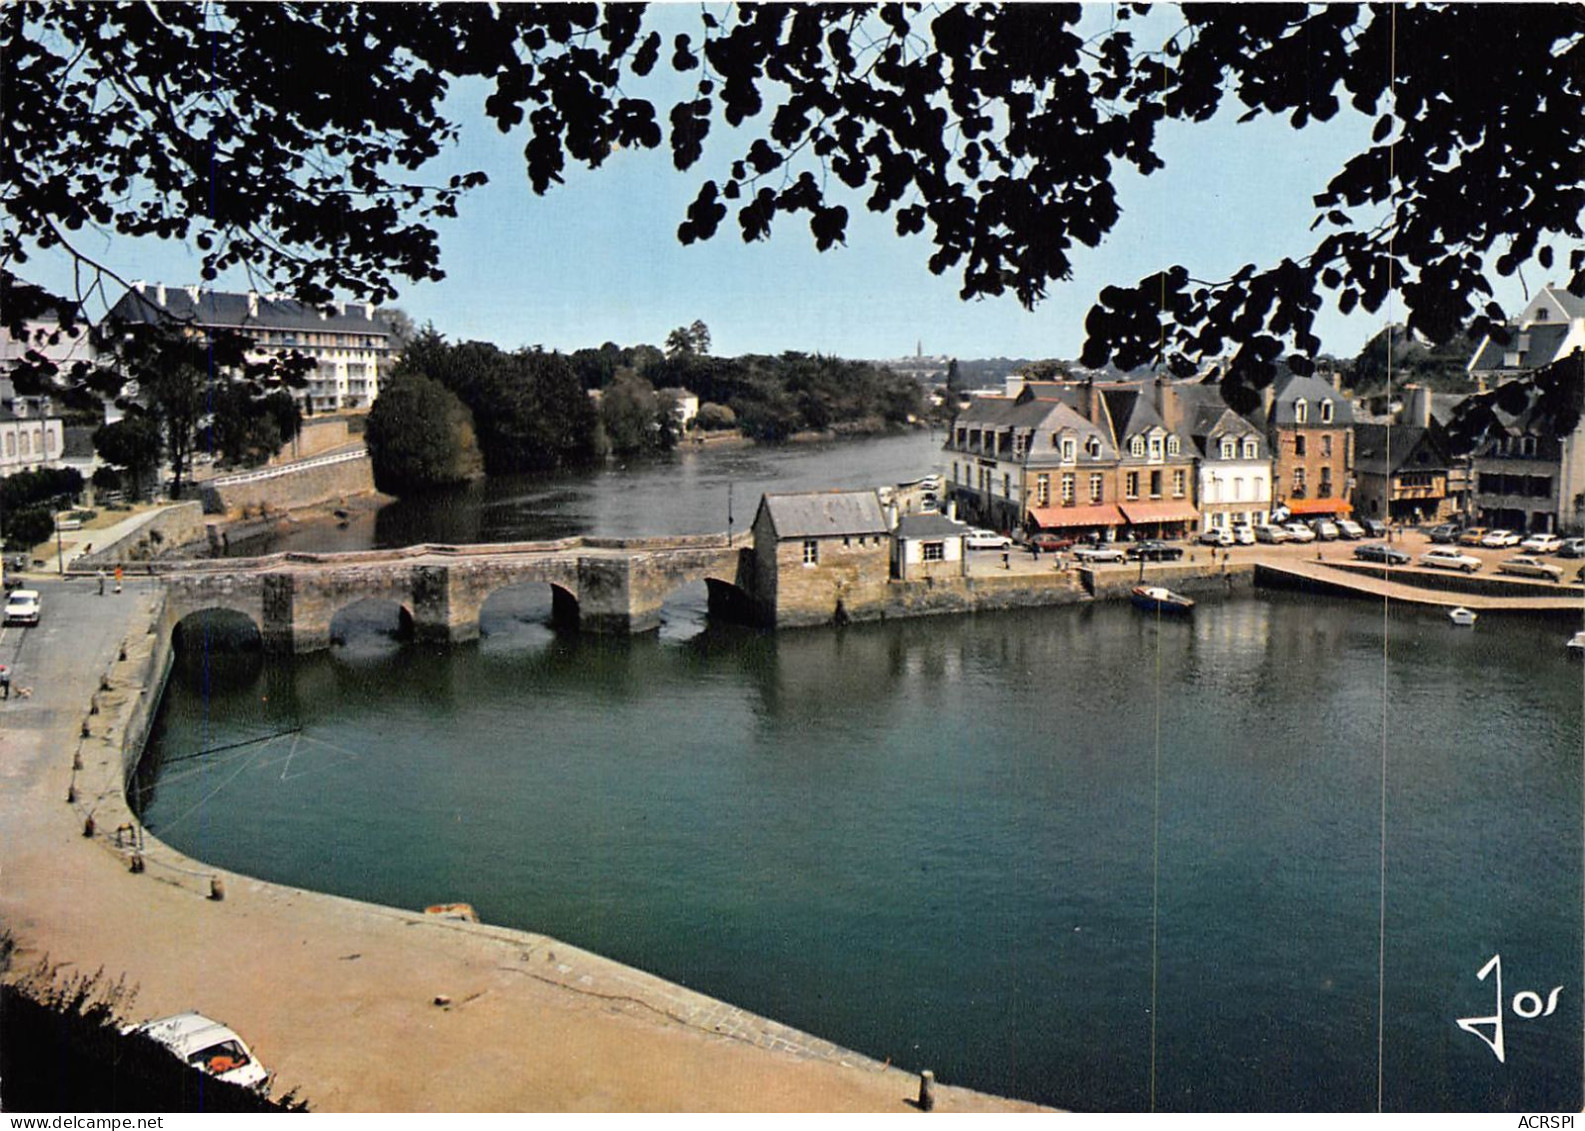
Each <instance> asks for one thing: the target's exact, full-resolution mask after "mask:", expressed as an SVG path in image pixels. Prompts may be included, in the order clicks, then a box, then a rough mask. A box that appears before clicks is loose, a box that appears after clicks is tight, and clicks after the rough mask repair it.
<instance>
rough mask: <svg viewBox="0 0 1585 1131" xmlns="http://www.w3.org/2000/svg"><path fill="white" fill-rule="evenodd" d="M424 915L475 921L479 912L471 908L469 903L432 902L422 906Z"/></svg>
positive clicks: (468, 921) (477, 919)
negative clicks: (424, 906)
mask: <svg viewBox="0 0 1585 1131" xmlns="http://www.w3.org/2000/svg"><path fill="white" fill-rule="evenodd" d="M424 914H425V915H433V916H435V917H436V918H437V919H456V920H458V921H460V922H463V923H477V922H478V921H479V913H478V912H477V911H475V910H474V909H473V905H472V904H471V903H432V904H430V905H429V906H428V907H426V908H424Z"/></svg>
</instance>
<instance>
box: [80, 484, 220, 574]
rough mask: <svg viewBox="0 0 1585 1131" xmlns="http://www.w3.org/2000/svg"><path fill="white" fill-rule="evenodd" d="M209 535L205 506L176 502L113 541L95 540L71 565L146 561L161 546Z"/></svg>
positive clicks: (96, 566) (92, 566)
mask: <svg viewBox="0 0 1585 1131" xmlns="http://www.w3.org/2000/svg"><path fill="white" fill-rule="evenodd" d="M84 533H85V534H86V533H87V532H86V531H85V532H84ZM207 537H208V523H207V522H206V521H205V519H204V508H203V507H202V506H201V505H200V504H199V503H197V502H195V501H188V502H185V503H176V504H174V505H172V506H168V507H165V508H163V509H161V510H158V511H155V512H153V513H152V514H150V515H149V516H148V519H147V521H145V522H144V523H142V525H140V526H138V527H137V528H136V529H133V530H129V531H127V532H126V533H125V534H123V535H121V537H120V538H118V539H117V540H115V541H114V542H107V543H105V544H104V545H97V544H96V545H95V546H94V548H93V550H92V551H91V552H89V553H86V554H79V555H78V556H77V557H76V559H74V560H73V562H72V566H71V568H72V569H73V570H74V571H77V572H81V571H83V570H96V569H111V568H113V567H114V566H116V565H119V564H124V563H127V562H137V561H147V560H148V559H149V558H151V557H153V556H154V555H156V554H158V553H160V551H162V550H169V549H171V548H173V547H176V546H188V545H192V544H193V543H197V542H203V541H204V540H205V539H206V538H207Z"/></svg>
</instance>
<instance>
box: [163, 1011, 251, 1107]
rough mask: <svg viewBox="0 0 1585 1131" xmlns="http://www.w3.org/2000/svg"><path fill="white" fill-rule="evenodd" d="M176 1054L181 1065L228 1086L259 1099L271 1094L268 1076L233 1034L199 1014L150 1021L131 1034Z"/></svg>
mask: <svg viewBox="0 0 1585 1131" xmlns="http://www.w3.org/2000/svg"><path fill="white" fill-rule="evenodd" d="M132 1031H133V1032H135V1033H141V1034H143V1035H144V1036H146V1037H148V1038H150V1039H151V1040H153V1041H155V1042H156V1043H158V1044H161V1045H164V1046H165V1047H166V1048H168V1049H170V1050H171V1052H173V1053H175V1054H176V1055H177V1057H178V1058H180V1059H181V1061H182V1062H183V1063H184V1064H190V1065H192V1066H193V1067H194V1068H197V1069H198V1070H200V1071H202V1072H206V1073H208V1074H209V1075H211V1076H213V1077H215V1078H216V1079H219V1080H224V1081H226V1082H227V1083H229V1084H240V1085H241V1086H242V1087H244V1088H252V1089H253V1090H254V1091H256V1092H258V1093H260V1094H261V1095H267V1094H268V1093H269V1090H270V1073H269V1071H268V1070H267V1069H266V1068H265V1067H264V1065H262V1064H260V1063H259V1058H258V1057H256V1056H254V1055H253V1050H252V1049H250V1048H248V1045H247V1042H246V1041H244V1040H243V1039H242V1038H241V1036H239V1035H238V1034H237V1033H236V1032H235V1031H234V1030H232V1029H230V1028H228V1027H227V1026H225V1025H222V1024H221V1023H220V1022H218V1021H215V1020H213V1019H211V1018H208V1017H205V1016H204V1015H203V1014H202V1013H193V1012H189V1013H178V1014H175V1015H173V1016H171V1017H162V1018H160V1019H159V1020H158V1021H149V1022H147V1023H145V1024H142V1025H139V1026H137V1027H136V1028H135V1029H133V1030H132Z"/></svg>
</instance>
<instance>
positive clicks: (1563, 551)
mask: <svg viewBox="0 0 1585 1131" xmlns="http://www.w3.org/2000/svg"><path fill="white" fill-rule="evenodd" d="M1557 552H1558V557H1560V558H1585V538H1565V539H1564V540H1563V545H1561V546H1559V547H1558V551H1557Z"/></svg>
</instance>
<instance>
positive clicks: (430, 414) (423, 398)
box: [364, 373, 484, 495]
mask: <svg viewBox="0 0 1585 1131" xmlns="http://www.w3.org/2000/svg"><path fill="white" fill-rule="evenodd" d="M364 439H365V441H366V442H367V443H368V445H369V460H370V462H371V463H372V464H373V469H374V483H375V486H377V487H378V488H379V489H380V490H382V491H384V492H386V493H387V494H392V495H405V494H409V493H411V492H415V491H424V490H428V489H431V488H434V487H443V486H447V485H449V484H452V483H461V482H463V481H465V480H467V479H471V478H473V477H474V476H476V475H479V474H481V473H482V471H483V469H484V460H483V458H482V457H481V455H480V454H479V447H478V443H477V441H476V440H475V438H474V430H473V417H472V416H471V414H470V413H469V412H468V408H467V406H466V405H464V404H463V403H462V401H461V400H460V399H458V397H457V395H456V394H455V393H453V392H452V391H451V390H450V389H447V388H446V387H445V386H443V385H442V384H440V383H439V382H438V381H433V380H430V379H429V378H428V377H424V376H422V375H419V374H416V373H403V374H401V375H399V376H393V377H392V378H391V379H390V380H389V381H387V382H386V383H385V384H384V386H383V387H382V388H381V389H380V395H379V397H378V398H376V399H375V402H374V407H373V408H371V409H370V410H369V416H368V421H367V423H366V425H365V428H364Z"/></svg>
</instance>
